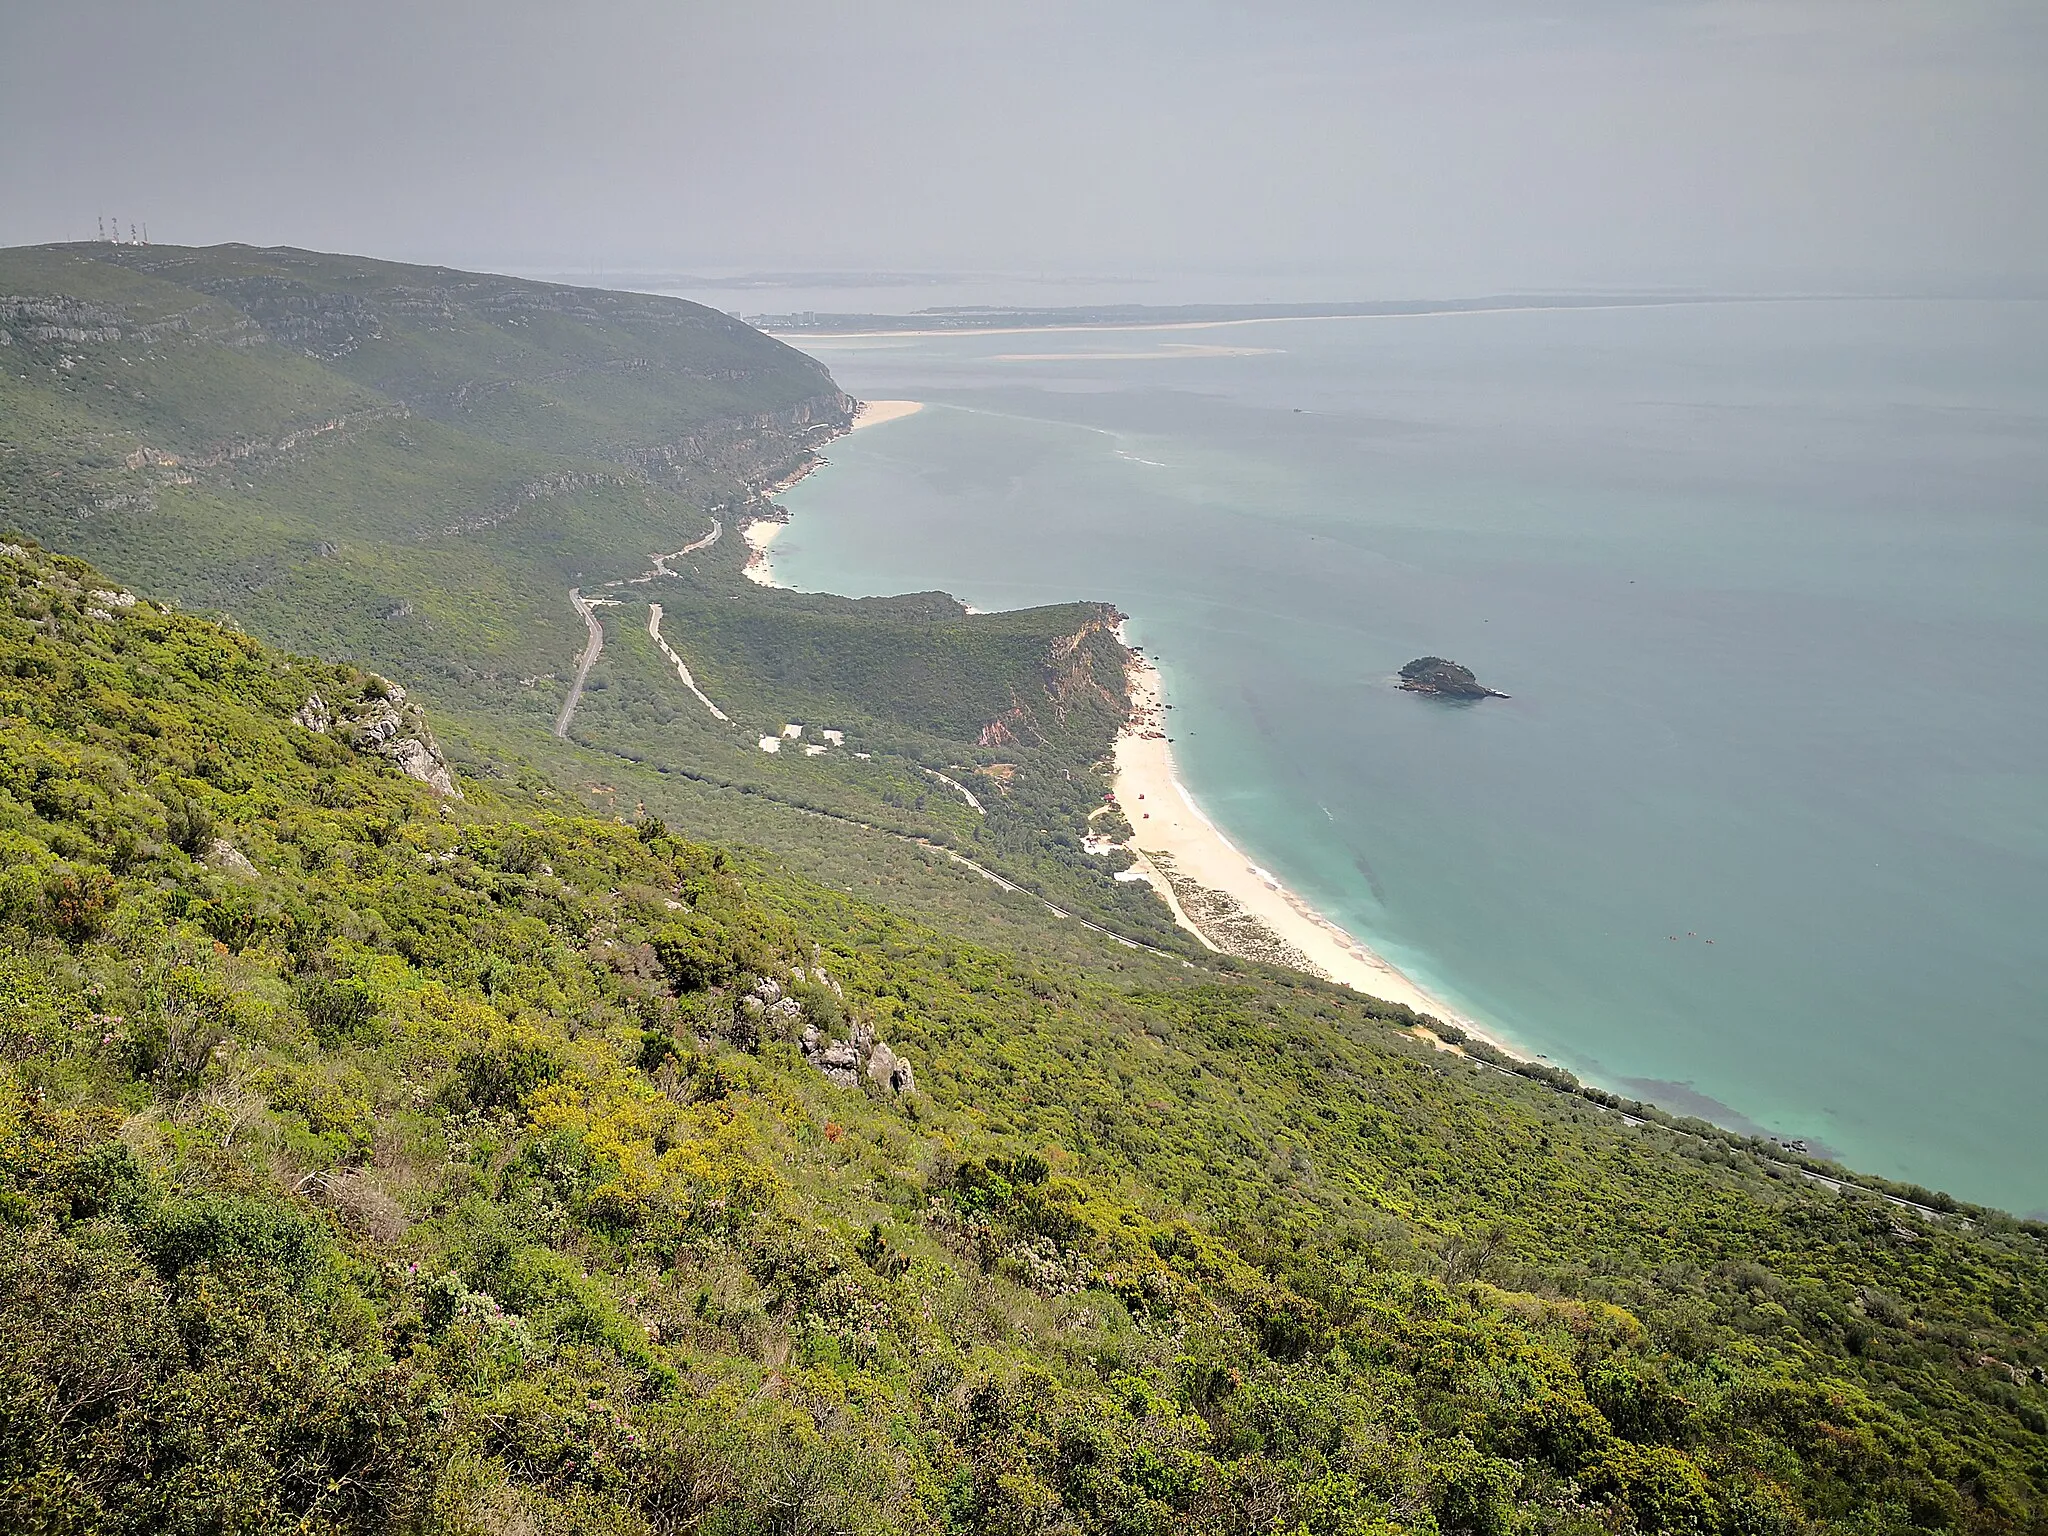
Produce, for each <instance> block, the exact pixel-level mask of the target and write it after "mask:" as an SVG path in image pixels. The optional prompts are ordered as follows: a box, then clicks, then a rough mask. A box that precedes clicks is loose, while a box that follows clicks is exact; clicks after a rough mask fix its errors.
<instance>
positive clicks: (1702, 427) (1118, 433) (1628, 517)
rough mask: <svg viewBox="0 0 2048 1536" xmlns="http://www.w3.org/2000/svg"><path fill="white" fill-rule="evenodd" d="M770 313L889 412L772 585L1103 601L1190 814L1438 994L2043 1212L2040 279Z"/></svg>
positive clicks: (2043, 429)
mask: <svg viewBox="0 0 2048 1536" xmlns="http://www.w3.org/2000/svg"><path fill="white" fill-rule="evenodd" d="M805 345H806V347H807V348H808V349H809V350H811V351H813V352H814V353H815V354H816V355H818V356H819V357H821V358H823V359H824V360H825V361H826V363H828V364H829V365H830V367H831V368H832V370H833V372H834V374H835V375H836V376H837V378H838V379H839V381H840V383H841V384H842V385H843V386H844V387H845V388H847V389H848V390H850V391H851V392H853V393H855V394H857V395H861V396H865V397H869V398H895V397H902V398H911V399H919V400H924V401H927V402H930V403H931V408H930V409H928V410H926V411H925V412H923V413H922V414H920V415H918V416H915V417H912V418H909V419H907V420H904V421H900V422H896V423H893V424H890V425H887V426H884V427H880V428H876V429H874V430H873V431H868V432H861V433H857V434H855V435H854V436H852V437H850V438H847V439H845V440H844V441H841V442H839V443H837V444H835V445H834V446H833V448H832V449H831V458H832V463H831V465H830V467H828V468H827V469H825V470H823V471H822V472H820V473H819V474H817V475H815V476H813V477H812V478H811V479H810V480H808V481H806V482H805V483H804V484H802V485H801V486H799V487H797V488H796V489H795V490H794V491H792V492H791V493H790V494H789V496H788V497H787V502H788V505H789V507H790V509H791V511H792V512H793V513H794V514H795V520H794V522H793V524H792V526H791V527H790V529H789V530H788V532H787V533H786V534H785V535H784V536H783V538H782V540H781V541H780V542H779V543H778V544H777V545H776V551H775V565H776V569H777V572H778V575H779V576H780V577H781V578H782V579H783V580H786V581H789V582H792V583H793V584H795V585H798V586H802V587H808V588H814V589H824V590H831V591H837V592H845V593H851V594H868V593H882V592H897V591H904V590H910V589H920V588H931V587H942V588H944V589H946V590H948V591H950V592H953V593H955V594H957V595H958V596H960V597H961V598H962V599H964V600H965V601H967V602H970V603H973V604H975V605H976V606H978V607H981V608H999V607H1014V606H1020V605H1025V604H1032V603H1041V602H1050V601H1056V600H1062V599H1066V598H1071V597H1080V596H1085V597H1094V598H1104V599H1108V600H1110V601H1112V602H1115V603H1117V604H1118V605H1120V606H1121V607H1122V608H1123V609H1124V610H1125V611H1127V612H1129V613H1131V614H1132V615H1134V617H1135V623H1134V625H1133V628H1134V631H1135V638H1136V639H1137V640H1138V641H1139V642H1140V643H1142V644H1144V645H1146V646H1147V647H1148V648H1149V649H1151V650H1153V651H1154V652H1155V653H1156V654H1157V655H1158V657H1159V658H1160V660H1161V663H1162V666H1163V669H1164V672H1165V675H1166V679H1167V684H1168V687H1169V690H1170V696H1171V697H1172V698H1173V699H1174V701H1175V703H1176V704H1177V705H1178V709H1177V710H1176V720H1177V722H1178V728H1177V730H1176V732H1175V734H1176V736H1177V738H1178V745H1179V751H1180V754H1181V762H1182V765H1183V770H1184V772H1185V774H1186V777H1187V779H1188V782H1189V785H1190V787H1191V788H1192V789H1193V790H1194V792H1195V793H1196V796H1197V798H1199V799H1200V800H1201V802H1202V803H1203V805H1204V807H1205V808H1206V809H1207V810H1209V812H1210V813H1211V814H1212V815H1213V816H1214V817H1215V818H1216V819H1217V820H1218V821H1219V822H1221V823H1222V824H1223V825H1224V826H1225V827H1226V828H1227V829H1228V830H1229V831H1230V833H1231V834H1232V836H1233V837H1234V838H1236V839H1237V840H1238V841H1239V842H1240V843H1241V844H1242V845H1243V846H1244V847H1246V848H1247V850H1248V851H1250V852H1251V853H1252V854H1253V856H1254V857H1256V859H1257V860H1258V861H1259V862H1260V863H1262V864H1265V865H1267V866H1269V867H1270V868H1272V869H1273V870H1275V871H1277V872H1278V873H1279V874H1280V875H1281V876H1282V878H1284V879H1285V880H1287V881H1288V882H1289V883H1290V884H1291V885H1293V886H1294V887H1295V888H1296V889H1297V890H1299V891H1301V892H1302V893H1303V894H1304V895H1306V896H1307V897H1309V898H1310V899H1311V900H1313V901H1314V902H1316V903H1317V904H1318V905H1319V906H1320V907H1321V908H1322V909H1323V910H1324V911H1326V912H1328V913H1329V914H1330V915H1331V916H1332V917H1333V918H1335V919H1336V920H1337V921H1339V922H1341V923H1342V924H1344V925H1345V926H1346V927H1348V928H1350V929H1351V930H1352V931H1354V932H1356V933H1358V934H1359V935H1360V936H1361V937H1363V938H1365V939H1367V940H1368V941H1369V942H1370V943H1372V944H1373V945H1374V946H1375V947H1377V948H1379V949H1380V950H1381V951H1382V952H1383V953H1385V954H1386V955H1387V956H1388V957H1389V958H1390V959H1392V960H1394V961H1395V962H1396V963H1397V964H1399V965H1400V966H1402V967H1403V968H1404V969H1406V970H1408V971H1409V972H1410V973H1411V974H1413V975H1414V976H1415V977H1416V978H1417V980H1418V981H1421V982H1422V983H1423V984H1424V985H1426V986H1427V987H1429V988H1431V989H1432V990H1434V991H1436V992H1437V993H1438V994H1439V995H1441V996H1443V997H1445V999H1446V1000H1447V1001H1448V1002H1450V1003H1452V1004H1453V1005H1455V1006H1457V1007H1459V1008H1461V1009H1463V1010H1465V1011H1467V1012H1469V1013H1470V1014H1472V1015H1473V1016H1474V1017H1476V1018H1479V1019H1481V1020H1483V1021H1485V1022H1486V1023H1487V1024H1488V1025H1490V1026H1491V1027H1493V1028H1495V1029H1497V1030H1498V1031H1500V1032H1501V1033H1503V1034H1504V1035H1506V1036H1507V1037H1509V1038H1511V1039H1512V1040H1514V1041H1516V1042H1518V1043H1519V1044H1521V1045H1523V1046H1526V1047H1527V1048H1529V1049H1531V1050H1534V1051H1537V1052H1540V1053H1542V1054H1544V1055H1546V1056H1548V1057H1550V1058H1551V1059H1552V1060H1555V1061H1558V1062H1561V1063H1563V1064H1564V1065H1566V1066H1569V1067H1571V1068H1572V1069H1574V1070H1575V1071H1578V1072H1580V1073H1581V1074H1583V1075H1585V1076H1587V1077H1590V1078H1592V1079H1594V1080H1597V1081H1599V1082H1601V1083H1603V1084H1605V1085H1608V1086H1610V1087H1614V1088H1617V1089H1623V1090H1628V1091H1633V1092H1636V1093H1639V1094H1642V1095H1643V1096H1646V1097H1650V1098H1653V1099H1656V1100H1658V1101H1660V1102H1663V1103H1665V1104H1667V1105H1669V1106H1670V1107H1672V1108H1674V1109H1679V1110H1685V1111H1691V1112H1696V1113H1708V1114H1711V1115H1712V1116H1714V1117H1715V1118H1718V1119H1720V1120H1722V1121H1723V1122H1724V1123H1728V1124H1732V1125H1737V1126H1742V1127H1761V1128H1764V1129H1767V1130H1769V1131H1771V1132H1774V1133H1777V1134H1781V1135H1788V1136H1805V1137H1810V1138H1813V1139H1814V1140H1816V1141H1818V1142H1820V1143H1823V1144H1824V1145H1825V1146H1826V1147H1827V1148H1828V1149H1830V1150H1832V1151H1834V1152H1836V1153H1838V1154H1839V1155H1841V1156H1842V1157H1844V1158H1845V1159H1847V1160H1848V1161H1849V1162H1851V1163H1853V1164H1855V1165H1857V1166H1860V1167H1863V1168H1867V1169H1870V1170H1873V1171H1876V1172H1880V1173H1884V1174H1888V1175H1891V1176H1894V1177H1899V1178H1906V1179H1912V1180H1916V1181H1919V1182H1921V1183H1925V1184H1927V1185H1930V1186H1932V1187H1938V1188H1945V1189H1949V1190H1951V1191H1953V1192H1955V1193H1956V1194H1959V1195H1963V1196H1966V1197H1969V1198H1975V1199H1980V1200H1985V1201H1989V1202H1993V1203H1997V1204H2000V1205H2004V1206H2007V1207H2010V1208H2013V1209H2016V1210H2020V1211H2026V1212H2040V1211H2042V1210H2043V1209H2044V1208H2048V976H2044V967H2048V305H2043V304H2033V303H2006V302H1975V303H1947V302H1865V301H1853V302H1850V301H1831V302H1771V303H1745V304H1726V305H1714V306H1691V307H1670V308H1635V309H1612V310H1600V311H1586V310H1580V311H1575V312H1537V313H1497V314H1485V315H1459V316H1446V317H1438V318H1412V319H1399V320H1372V321H1338V322H1329V321H1324V322H1287V323H1282V324H1261V325H1245V326H1231V327H1220V328H1211V329H1202V330H1163V331H1081V332H1066V333H1056V332H1039V333H1032V334H1024V335H1009V336H978V337H960V336H950V337H940V338H929V339H927V338H906V337H891V338H885V339H864V340H829V341H828V340H809V341H806V342H805ZM1432 653H1433V654H1437V655H1443V656H1449V657H1451V658H1453V659H1455V660H1457V661H1460V662H1463V663H1465V664H1466V665H1468V666H1470V667H1472V668H1473V669H1474V670H1475V671H1476V672H1477V673H1478V675H1479V676H1480V678H1481V679H1482V680H1483V681H1485V682H1488V683H1490V684H1492V685H1493V686H1495V687H1497V688H1500V689H1503V690H1505V691H1506V692H1508V693H1510V694H1512V695H1513V698H1512V699H1511V700H1508V701H1505V702H1502V701H1491V702H1488V703H1486V704H1483V705H1480V706H1477V707H1458V706H1449V705H1444V704H1441V703H1438V702H1435V701H1432V700H1428V699H1422V698H1417V697H1413V696H1410V695H1407V694H1403V693H1400V692H1398V691H1396V690H1395V689H1394V687H1393V686H1392V684H1391V681H1390V679H1391V677H1392V674H1393V673H1394V672H1395V671H1396V669H1398V668H1399V667H1400V666H1401V664H1402V663H1404V662H1406V661H1408V660H1409V659H1411V658H1413V657H1416V656H1420V655H1424V654H1432ZM1709 941H1711V942H1709Z"/></svg>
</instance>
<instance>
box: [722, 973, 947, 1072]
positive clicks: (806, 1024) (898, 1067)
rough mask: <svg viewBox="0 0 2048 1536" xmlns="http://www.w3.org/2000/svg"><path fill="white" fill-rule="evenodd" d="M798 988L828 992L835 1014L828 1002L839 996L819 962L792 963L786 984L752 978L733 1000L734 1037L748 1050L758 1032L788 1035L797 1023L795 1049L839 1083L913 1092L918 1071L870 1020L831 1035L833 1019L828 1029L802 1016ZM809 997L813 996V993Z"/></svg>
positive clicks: (755, 1042)
mask: <svg viewBox="0 0 2048 1536" xmlns="http://www.w3.org/2000/svg"><path fill="white" fill-rule="evenodd" d="M803 987H810V988H814V989H823V990H824V991H828V992H830V993H831V994H832V997H831V999H830V1000H828V1009H827V1011H828V1012H830V1013H832V1014H833V1015H834V1016H835V1018H836V1016H837V1009H836V1008H832V1007H830V1006H829V1003H832V1002H837V1001H842V1000H843V999H844V996H845V994H844V993H843V992H842V991H841V989H840V986H839V983H838V982H837V981H835V980H833V978H832V977H831V975H830V974H829V973H827V972H826V971H825V969H824V968H823V967H822V966H820V967H815V968H813V969H811V970H809V971H806V970H803V969H802V968H801V967H792V968H791V970H790V972H789V980H788V982H787V983H784V982H783V981H781V980H779V979H778V978H776V977H774V976H757V977H755V978H754V982H753V985H752V986H750V987H748V988H747V990H746V991H745V992H743V993H741V994H740V996H739V998H738V999H737V1000H736V1001H735V1002H734V1004H733V1030H734V1035H735V1037H736V1038H738V1039H740V1040H741V1041H742V1042H743V1043H748V1044H749V1048H750V1049H751V1048H752V1046H753V1045H754V1044H757V1043H758V1042H759V1040H760V1039H761V1037H762V1036H763V1035H769V1036H778V1035H779V1036H780V1037H781V1038H783V1039H787V1038H789V1033H788V1032H789V1031H792V1030H794V1029H795V1026H796V1025H797V1023H798V1022H799V1021H801V1022H802V1024H803V1030H802V1033H801V1034H799V1035H797V1048H798V1050H800V1051H801V1052H802V1053H803V1058H804V1060H805V1061H807V1062H809V1063H810V1064H811V1065H812V1066H813V1067H815V1068H816V1069H817V1070H818V1071H819V1072H820V1073H822V1074H823V1075H824V1076H825V1077H826V1078H828V1079H829V1080H831V1081H832V1082H834V1083H837V1084H838V1085H839V1086H840V1087H842V1088H858V1087H859V1086H860V1082H861V1078H862V1077H863V1076H865V1077H866V1078H867V1079H868V1081H869V1082H871V1083H873V1084H874V1085H875V1087H876V1088H877V1089H878V1090H879V1091H880V1092H882V1093H887V1094H897V1095H901V1094H906V1093H915V1092H916V1091H917V1074H916V1073H915V1072H913V1071H912V1070H911V1066H910V1063H909V1061H908V1060H906V1059H905V1058H904V1057H902V1056H899V1055H897V1054H896V1052H895V1051H893V1050H891V1049H890V1048H889V1046H888V1045H887V1044H885V1043H884V1042H882V1041H880V1040H878V1039H876V1038H875V1028H874V1026H873V1025H872V1024H866V1023H860V1022H852V1023H849V1024H848V1025H847V1026H846V1034H845V1037H844V1038H843V1039H842V1038H834V1033H836V1032H837V1030H838V1029H839V1027H840V1026H839V1025H838V1024H837V1023H834V1024H833V1025H832V1032H828V1031H827V1030H826V1029H825V1028H822V1027H821V1026H820V1025H819V1023H818V1021H817V1018H816V1017H815V1015H814V1014H813V1015H811V1016H807V1010H806V1009H805V1007H804V1004H803V1002H802V1000H801V999H799V998H798V997H796V996H794V995H793V993H792V990H791V989H792V988H803ZM812 995H813V997H814V998H815V997H816V996H817V994H816V992H813V994H812Z"/></svg>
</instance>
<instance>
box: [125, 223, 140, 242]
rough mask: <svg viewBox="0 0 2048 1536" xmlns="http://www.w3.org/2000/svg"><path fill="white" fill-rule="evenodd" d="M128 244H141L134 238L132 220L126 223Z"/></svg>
mask: <svg viewBox="0 0 2048 1536" xmlns="http://www.w3.org/2000/svg"><path fill="white" fill-rule="evenodd" d="M128 243H129V244H130V245H140V244H142V242H141V241H140V240H138V239H136V238H135V221H134V220H133V219H130V220H129V221H128Z"/></svg>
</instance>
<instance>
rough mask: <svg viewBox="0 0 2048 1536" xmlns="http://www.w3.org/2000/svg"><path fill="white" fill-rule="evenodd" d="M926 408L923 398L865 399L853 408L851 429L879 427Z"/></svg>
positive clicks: (913, 414)
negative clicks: (886, 422)
mask: <svg viewBox="0 0 2048 1536" xmlns="http://www.w3.org/2000/svg"><path fill="white" fill-rule="evenodd" d="M923 409H924V402H923V401H922V400H863V401H861V402H860V404H858V405H856V406H855V407H854V408H853V426H852V427H851V428H850V430H851V431H855V432H858V431H859V430H860V429H861V428H862V427H879V426H880V425H881V424H882V423H883V422H885V421H900V420H902V419H903V418H904V417H905V416H915V415H916V414H917V413H918V412H919V411H921V410H923Z"/></svg>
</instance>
